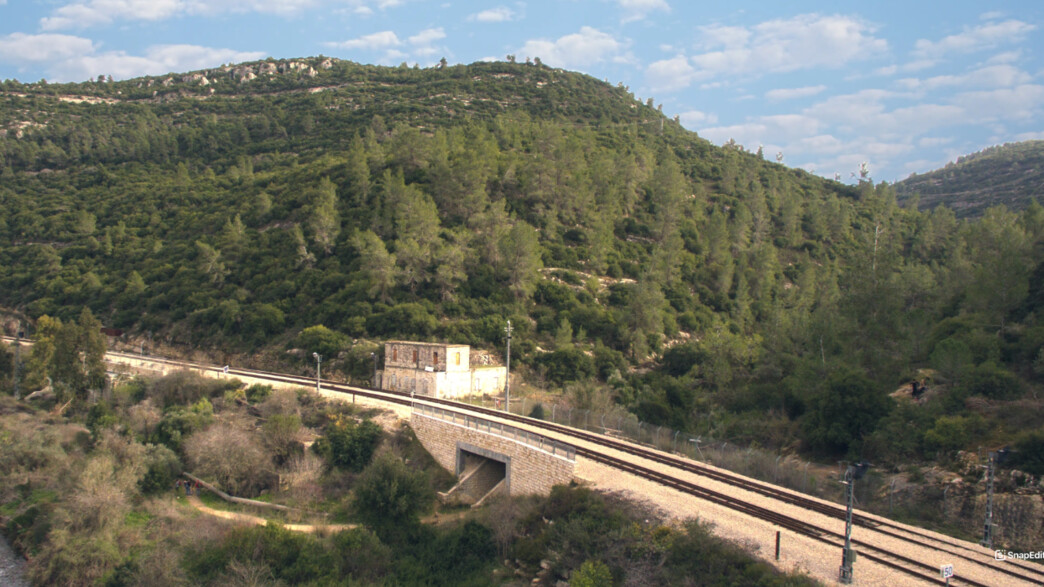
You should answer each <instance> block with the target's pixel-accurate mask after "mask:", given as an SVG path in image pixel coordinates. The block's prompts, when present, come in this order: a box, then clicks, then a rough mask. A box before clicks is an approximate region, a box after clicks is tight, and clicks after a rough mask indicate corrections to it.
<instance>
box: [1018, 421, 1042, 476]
mask: <svg viewBox="0 0 1044 587" xmlns="http://www.w3.org/2000/svg"><path fill="white" fill-rule="evenodd" d="M1014 449H1015V453H1014V454H1012V455H1011V459H1010V460H1009V463H1010V465H1011V466H1012V467H1015V468H1016V469H1019V470H1020V471H1025V472H1027V473H1029V474H1030V475H1044V431H1041V430H1033V431H1028V432H1023V433H1022V435H1020V436H1019V437H1018V439H1017V440H1016V441H1015V445H1014Z"/></svg>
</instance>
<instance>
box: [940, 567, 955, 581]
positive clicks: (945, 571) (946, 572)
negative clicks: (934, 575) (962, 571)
mask: <svg viewBox="0 0 1044 587" xmlns="http://www.w3.org/2000/svg"><path fill="white" fill-rule="evenodd" d="M939 570H940V571H942V578H943V579H949V578H950V577H952V576H953V565H943V566H941V567H939Z"/></svg>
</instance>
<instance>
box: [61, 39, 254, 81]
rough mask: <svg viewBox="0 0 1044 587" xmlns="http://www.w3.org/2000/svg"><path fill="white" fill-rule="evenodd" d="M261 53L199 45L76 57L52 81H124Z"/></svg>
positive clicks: (188, 69)
mask: <svg viewBox="0 0 1044 587" xmlns="http://www.w3.org/2000/svg"><path fill="white" fill-rule="evenodd" d="M264 56H265V54H264V53H261V52H246V51H236V50H233V49H218V48H213V47H201V46H198V45H157V46H154V47H150V48H149V49H147V50H146V51H145V54H144V55H128V54H126V53H124V52H122V51H112V52H108V53H101V54H97V55H91V54H86V55H79V56H75V57H70V58H68V59H64V60H61V61H59V62H58V63H56V64H55V65H53V66H52V67H51V68H50V70H51V71H52V72H53V74H54V81H79V80H84V79H89V78H92V77H94V76H96V75H99V74H105V75H111V76H112V77H113V78H116V79H126V78H131V77H138V76H142V75H163V74H166V73H170V72H182V71H192V70H197V69H206V68H210V67H217V66H219V65H221V64H222V63H238V62H242V61H254V60H257V59H261V58H262V57H264Z"/></svg>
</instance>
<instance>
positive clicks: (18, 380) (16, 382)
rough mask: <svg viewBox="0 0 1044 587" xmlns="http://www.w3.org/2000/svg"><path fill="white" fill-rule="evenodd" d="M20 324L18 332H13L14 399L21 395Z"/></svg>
mask: <svg viewBox="0 0 1044 587" xmlns="http://www.w3.org/2000/svg"><path fill="white" fill-rule="evenodd" d="M23 335H24V333H23V332H22V325H21V324H19V325H18V332H16V333H15V343H14V348H15V367H14V396H15V399H22V396H21V389H20V388H21V383H22V336H23Z"/></svg>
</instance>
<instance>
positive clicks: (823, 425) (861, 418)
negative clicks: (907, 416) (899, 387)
mask: <svg viewBox="0 0 1044 587" xmlns="http://www.w3.org/2000/svg"><path fill="white" fill-rule="evenodd" d="M891 408H892V399H891V398H890V397H888V396H887V395H886V394H884V393H883V392H881V391H880V390H878V389H876V387H875V386H874V384H873V382H871V381H870V380H869V379H867V378H866V376H864V375H862V374H860V373H857V372H855V371H852V370H850V369H848V368H844V369H841V370H838V371H837V372H836V373H835V374H834V375H832V376H831V377H830V379H829V380H828V381H827V383H826V385H825V386H823V387H822V388H821V389H820V390H818V391H817V392H815V393H814V395H813V396H812V397H811V398H810V399H809V401H808V412H807V414H806V416H805V422H804V428H805V437H806V439H807V441H808V444H809V448H811V449H812V450H815V451H819V452H822V453H827V454H831V455H835V456H845V455H848V456H851V457H853V458H854V457H858V456H859V449H860V448H861V446H862V441H863V438H864V437H866V436H867V435H869V434H870V433H871V432H873V430H874V428H875V427H876V426H877V422H878V421H879V420H880V419H881V418H883V417H884V416H886V415H887V414H888V412H889V410H891Z"/></svg>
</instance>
